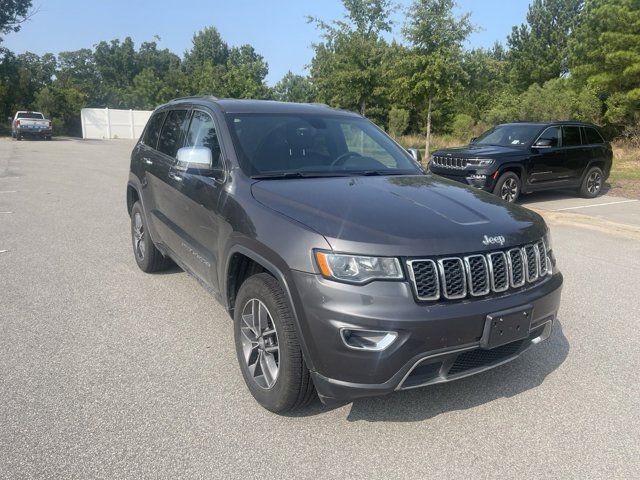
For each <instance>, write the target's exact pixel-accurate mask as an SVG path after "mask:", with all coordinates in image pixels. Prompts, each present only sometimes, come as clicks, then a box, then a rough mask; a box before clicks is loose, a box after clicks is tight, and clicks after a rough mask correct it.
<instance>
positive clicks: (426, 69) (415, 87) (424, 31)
mask: <svg viewBox="0 0 640 480" xmlns="http://www.w3.org/2000/svg"><path fill="white" fill-rule="evenodd" d="M454 7H455V2H454V1H453V0H415V1H414V3H413V4H412V5H411V7H410V9H409V10H410V12H411V17H410V19H409V20H408V22H407V24H406V25H405V27H404V34H405V36H406V37H407V39H408V40H409V41H410V42H411V46H412V51H411V52H410V53H409V55H407V56H406V58H405V60H404V62H403V69H402V71H404V72H407V75H403V76H401V77H400V78H399V81H398V82H397V87H398V88H400V89H403V90H405V91H406V92H408V95H409V96H410V97H411V98H413V100H414V103H415V104H416V105H417V106H418V108H419V109H420V110H422V111H423V112H426V137H427V138H426V145H425V146H426V152H427V155H428V154H429V151H430V147H431V145H430V143H431V117H432V111H433V107H434V103H435V102H440V103H444V102H446V101H448V100H450V99H451V97H452V96H453V95H454V93H455V92H456V91H458V90H459V89H460V86H461V84H462V80H463V78H464V70H463V69H462V63H461V58H462V44H463V43H464V41H465V40H466V39H467V37H468V36H469V34H470V33H471V32H472V31H473V27H472V25H471V22H470V21H469V14H468V13H467V14H464V15H462V16H459V17H458V16H455V15H454V13H453V8H454Z"/></svg>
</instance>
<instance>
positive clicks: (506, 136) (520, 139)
mask: <svg viewBox="0 0 640 480" xmlns="http://www.w3.org/2000/svg"><path fill="white" fill-rule="evenodd" d="M539 132H540V125H498V126H497V127H495V128H493V129H491V130H489V131H488V132H485V133H483V134H482V135H480V136H479V137H478V138H477V139H476V140H475V141H474V142H473V144H474V145H500V146H502V147H508V146H514V145H515V146H517V145H526V144H529V143H531V142H533V140H534V139H535V138H536V135H537V134H538V133H539Z"/></svg>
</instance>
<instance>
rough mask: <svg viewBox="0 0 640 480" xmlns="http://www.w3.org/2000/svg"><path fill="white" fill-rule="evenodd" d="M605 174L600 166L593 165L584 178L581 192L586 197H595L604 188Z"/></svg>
mask: <svg viewBox="0 0 640 480" xmlns="http://www.w3.org/2000/svg"><path fill="white" fill-rule="evenodd" d="M603 183H604V175H603V173H602V170H601V169H600V168H599V167H592V168H590V169H589V171H588V172H587V174H586V175H585V176H584V179H583V180H582V185H580V190H579V193H580V195H582V196H583V197H585V198H595V197H597V196H598V195H599V194H600V191H601V190H602V184H603Z"/></svg>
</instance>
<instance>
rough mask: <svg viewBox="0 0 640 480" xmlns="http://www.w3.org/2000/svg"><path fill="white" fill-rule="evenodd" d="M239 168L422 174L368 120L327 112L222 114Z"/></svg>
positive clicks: (295, 173) (263, 173)
mask: <svg viewBox="0 0 640 480" xmlns="http://www.w3.org/2000/svg"><path fill="white" fill-rule="evenodd" d="M227 121H228V123H229V130H230V131H231V135H232V137H233V141H234V143H235V145H236V151H237V152H238V157H239V160H240V165H241V167H242V169H243V170H244V171H245V173H247V174H248V175H250V176H253V177H274V178H278V177H289V178H295V177H304V176H313V175H319V176H333V175H352V174H353V175H358V174H361V175H403V174H410V175H415V174H420V173H422V172H421V171H420V169H419V168H418V166H417V165H416V164H415V163H414V162H413V161H412V160H411V157H409V155H408V154H406V153H405V152H404V151H403V150H402V148H400V147H399V146H398V145H396V144H395V143H394V142H393V141H392V140H391V139H390V138H389V137H387V136H386V135H385V134H384V133H382V132H381V131H380V130H379V129H378V128H376V127H375V126H374V125H373V124H371V122H369V121H367V120H365V119H362V118H356V117H347V116H331V115H326V116H325V115H294V114H257V113H238V114H234V113H228V114H227Z"/></svg>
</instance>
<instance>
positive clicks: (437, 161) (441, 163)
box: [431, 156, 468, 170]
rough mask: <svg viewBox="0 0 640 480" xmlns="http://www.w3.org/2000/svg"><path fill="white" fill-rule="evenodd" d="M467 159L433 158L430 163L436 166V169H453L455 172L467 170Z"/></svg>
mask: <svg viewBox="0 0 640 480" xmlns="http://www.w3.org/2000/svg"><path fill="white" fill-rule="evenodd" d="M467 160H468V159H466V158H456V157H439V156H438V157H433V158H432V159H431V162H432V163H433V164H434V165H437V166H438V167H444V168H454V169H457V170H464V169H465V168H467V163H468V161H467Z"/></svg>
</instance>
